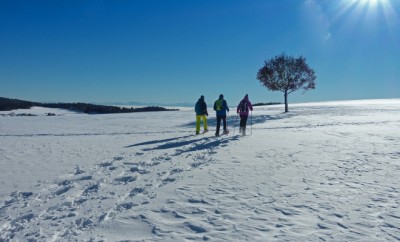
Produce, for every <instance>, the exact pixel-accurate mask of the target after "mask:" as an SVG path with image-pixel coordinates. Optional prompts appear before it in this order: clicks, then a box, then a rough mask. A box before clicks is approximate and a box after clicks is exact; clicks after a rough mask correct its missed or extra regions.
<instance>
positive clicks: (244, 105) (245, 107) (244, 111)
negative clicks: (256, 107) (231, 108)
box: [236, 94, 253, 135]
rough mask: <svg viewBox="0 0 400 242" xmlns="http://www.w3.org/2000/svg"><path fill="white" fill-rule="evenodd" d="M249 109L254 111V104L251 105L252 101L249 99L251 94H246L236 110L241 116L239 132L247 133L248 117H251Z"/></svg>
mask: <svg viewBox="0 0 400 242" xmlns="http://www.w3.org/2000/svg"><path fill="white" fill-rule="evenodd" d="M249 110H251V111H253V105H251V102H250V100H249V95H247V94H246V96H244V98H243V99H242V101H240V103H239V105H238V106H237V110H236V112H237V113H238V114H239V116H240V129H239V132H240V133H242V135H246V124H247V118H248V117H249Z"/></svg>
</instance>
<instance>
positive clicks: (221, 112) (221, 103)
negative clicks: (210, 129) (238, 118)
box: [214, 94, 229, 136]
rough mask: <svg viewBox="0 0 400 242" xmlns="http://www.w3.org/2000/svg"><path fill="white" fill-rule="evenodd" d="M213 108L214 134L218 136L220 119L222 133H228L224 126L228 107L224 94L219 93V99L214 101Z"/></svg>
mask: <svg viewBox="0 0 400 242" xmlns="http://www.w3.org/2000/svg"><path fill="white" fill-rule="evenodd" d="M214 110H215V111H216V113H217V130H216V132H215V136H219V128H220V126H221V120H222V121H223V123H224V132H223V134H228V133H229V131H228V129H227V128H226V112H227V111H228V112H229V107H228V104H227V103H226V101H225V100H224V95H222V94H221V95H219V99H218V100H217V101H215V103H214Z"/></svg>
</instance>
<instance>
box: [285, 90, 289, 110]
mask: <svg viewBox="0 0 400 242" xmlns="http://www.w3.org/2000/svg"><path fill="white" fill-rule="evenodd" d="M287 96H288V92H287V90H285V113H287V112H289V107H288V101H287Z"/></svg>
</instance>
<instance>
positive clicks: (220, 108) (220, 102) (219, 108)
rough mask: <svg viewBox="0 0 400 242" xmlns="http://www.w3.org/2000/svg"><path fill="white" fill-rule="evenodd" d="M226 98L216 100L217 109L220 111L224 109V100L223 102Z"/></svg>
mask: <svg viewBox="0 0 400 242" xmlns="http://www.w3.org/2000/svg"><path fill="white" fill-rule="evenodd" d="M223 101H224V100H221V99H219V100H217V101H215V105H214V106H215V110H217V111H220V110H222V102H223Z"/></svg>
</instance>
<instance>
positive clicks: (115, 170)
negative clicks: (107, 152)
mask: <svg viewBox="0 0 400 242" xmlns="http://www.w3.org/2000/svg"><path fill="white" fill-rule="evenodd" d="M237 139H238V137H228V136H226V137H222V138H214V137H202V136H194V135H185V136H182V137H178V138H174V139H167V140H165V141H164V140H159V141H156V142H143V143H138V144H135V145H131V146H129V148H134V147H137V150H138V151H137V152H134V153H132V154H131V155H129V156H116V157H115V158H114V159H113V160H107V161H103V162H101V163H99V164H98V165H97V166H96V167H94V168H93V169H89V170H83V169H81V168H80V167H76V169H75V171H74V172H72V173H71V174H66V175H64V176H63V177H62V178H61V179H60V180H58V181H57V182H46V183H44V182H43V183H40V184H38V185H37V187H36V189H35V191H32V192H15V193H13V194H12V199H10V200H8V201H6V202H5V204H4V205H3V206H2V207H1V208H0V211H1V214H2V215H6V216H5V217H3V216H2V217H1V221H2V223H3V222H4V221H7V222H6V223H4V224H3V225H2V228H1V238H2V239H16V240H39V241H40V240H49V239H50V238H51V240H54V241H57V240H74V239H77V238H81V239H83V238H86V239H90V238H95V239H101V238H102V236H101V233H102V231H107V230H110V231H109V232H110V233H113V232H112V230H113V228H112V227H111V228H108V225H107V224H108V223H107V221H109V220H115V219H117V218H119V219H121V218H122V219H125V220H133V221H131V222H129V223H128V224H126V225H123V224H124V222H121V225H120V226H126V229H127V230H129V232H130V233H132V231H137V232H138V234H140V233H142V232H141V230H143V229H147V230H151V233H153V234H154V235H163V234H164V233H166V231H164V230H163V229H161V227H158V226H157V225H156V224H153V222H150V221H148V220H147V219H146V215H144V214H146V212H145V211H144V210H146V209H147V208H146V205H147V204H149V203H151V201H152V199H154V198H155V197H156V196H157V195H158V194H159V193H160V192H159V191H158V190H159V189H161V188H162V187H164V186H165V185H167V184H169V183H173V182H175V181H177V180H179V179H180V178H181V177H182V176H187V174H185V172H187V171H190V170H193V169H199V168H200V167H201V166H203V165H207V164H208V163H209V162H212V159H211V157H210V154H213V153H215V152H216V151H215V150H216V149H218V148H219V147H224V146H226V145H227V144H228V143H229V142H231V141H233V140H237ZM175 157H183V159H178V161H176V159H175ZM182 160H184V161H185V162H181V161H182ZM162 189H163V190H164V191H162V192H163V193H165V192H166V193H168V191H169V190H170V189H165V188H162ZM171 192H172V191H171ZM60 201H61V202H60ZM170 202H171V203H172V202H173V201H170ZM201 202H202V201H201V200H197V199H196V198H193V199H189V203H193V204H197V203H201ZM142 207H144V208H142ZM133 209H134V210H135V211H141V210H142V211H143V212H142V213H140V214H138V215H136V216H135V217H128V218H124V216H123V215H124V214H125V213H126V211H129V210H133ZM152 212H153V213H155V214H160V216H162V217H169V216H170V217H171V218H175V219H178V220H179V218H180V219H183V218H184V214H185V211H181V212H180V213H182V215H179V214H178V213H177V212H175V211H166V210H163V209H160V210H159V211H152ZM130 223H133V224H130ZM129 224H130V225H129ZM112 226H115V224H114V223H113V225H112ZM185 226H186V227H187V228H188V229H190V230H193V232H194V233H198V232H201V231H202V230H203V228H202V227H201V226H199V225H194V224H192V223H190V222H187V224H186V225H185ZM97 228H102V229H101V230H102V231H97V230H98V229H97ZM82 233H85V235H82V237H80V235H81V234H82ZM151 233H149V234H151ZM88 234H89V235H92V236H89V237H88ZM134 234H135V233H134ZM114 236H115V237H116V238H118V235H114ZM139 237H140V235H139ZM161 237H162V236H161ZM136 239H138V237H137V238H136ZM143 239H145V238H143Z"/></svg>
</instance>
